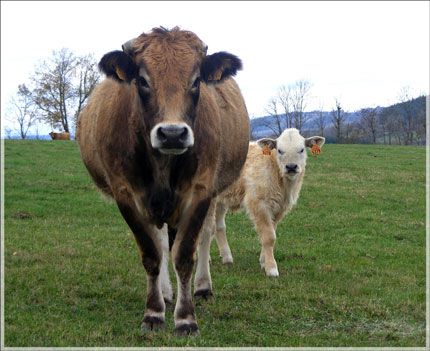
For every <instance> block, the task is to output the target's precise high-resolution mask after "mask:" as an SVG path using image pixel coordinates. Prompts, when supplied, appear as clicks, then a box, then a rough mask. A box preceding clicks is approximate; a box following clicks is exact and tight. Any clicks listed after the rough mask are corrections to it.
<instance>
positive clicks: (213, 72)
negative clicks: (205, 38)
mask: <svg viewBox="0 0 430 351" xmlns="http://www.w3.org/2000/svg"><path fill="white" fill-rule="evenodd" d="M241 69H242V61H241V60H240V59H239V58H238V57H237V56H234V55H232V54H230V53H228V52H223V51H222V52H217V53H215V54H212V55H208V56H206V57H205V58H204V59H203V62H202V64H201V67H200V75H201V79H202V80H203V81H204V82H205V83H218V82H221V81H222V80H223V79H225V78H228V77H231V76H234V75H236V73H237V71H239V70H241Z"/></svg>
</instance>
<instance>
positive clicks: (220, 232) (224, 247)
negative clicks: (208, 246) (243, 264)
mask: <svg viewBox="0 0 430 351" xmlns="http://www.w3.org/2000/svg"><path fill="white" fill-rule="evenodd" d="M227 210H228V209H227V207H226V206H225V205H223V204H222V203H219V202H218V203H217V206H216V211H215V221H216V229H215V239H216V243H217V245H218V249H219V254H220V256H221V258H222V263H223V264H232V263H233V256H232V254H231V250H230V246H229V245H228V241H227V236H226V226H225V216H226V214H227Z"/></svg>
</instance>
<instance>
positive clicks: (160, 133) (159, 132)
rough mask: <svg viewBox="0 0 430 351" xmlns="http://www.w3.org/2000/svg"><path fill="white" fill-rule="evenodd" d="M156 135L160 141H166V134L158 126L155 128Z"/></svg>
mask: <svg viewBox="0 0 430 351" xmlns="http://www.w3.org/2000/svg"><path fill="white" fill-rule="evenodd" d="M157 137H158V139H159V140H160V141H162V142H165V141H167V135H166V134H165V133H164V131H163V128H162V127H160V128H158V129H157Z"/></svg>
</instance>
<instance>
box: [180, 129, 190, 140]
mask: <svg viewBox="0 0 430 351" xmlns="http://www.w3.org/2000/svg"><path fill="white" fill-rule="evenodd" d="M187 137H188V129H187V128H185V127H184V128H183V131H182V133H181V135H180V136H179V140H182V141H184V140H185V139H187Z"/></svg>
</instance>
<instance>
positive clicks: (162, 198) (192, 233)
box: [77, 27, 249, 335]
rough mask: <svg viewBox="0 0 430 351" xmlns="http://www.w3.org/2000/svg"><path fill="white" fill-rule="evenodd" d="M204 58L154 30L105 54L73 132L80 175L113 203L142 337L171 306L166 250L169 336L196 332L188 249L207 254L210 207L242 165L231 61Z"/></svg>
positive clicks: (184, 40)
mask: <svg viewBox="0 0 430 351" xmlns="http://www.w3.org/2000/svg"><path fill="white" fill-rule="evenodd" d="M206 51H207V46H206V45H205V44H204V43H203V42H202V41H201V40H200V39H199V38H198V37H197V36H196V35H195V34H194V33H192V32H189V31H183V30H180V29H179V28H177V27H175V28H174V29H172V30H170V31H169V30H167V29H164V28H154V29H153V30H152V32H150V33H147V34H145V33H143V34H141V35H140V36H139V37H137V38H135V39H133V40H131V41H129V42H127V43H126V44H124V45H123V51H113V52H110V53H107V54H106V55H105V56H104V57H103V58H102V59H101V61H100V63H99V67H100V69H101V70H102V71H103V72H104V73H105V74H106V75H107V77H108V78H107V79H105V80H104V81H103V82H102V83H101V84H100V85H99V86H98V87H96V88H95V90H94V91H93V93H92V96H91V98H90V100H89V103H88V105H87V106H86V108H85V109H84V110H83V112H82V113H81V115H80V119H79V123H78V133H77V134H78V138H77V139H78V142H79V145H80V149H81V155H82V158H83V161H84V163H85V166H86V167H87V169H88V171H89V173H90V175H91V177H92V178H93V180H94V182H95V183H96V185H97V186H98V187H99V188H100V189H101V190H102V191H103V192H104V193H105V194H107V195H109V196H111V197H112V198H113V199H114V200H115V201H116V203H117V206H118V208H119V210H120V212H121V214H122V216H123V217H124V219H125V221H126V222H127V223H128V225H129V227H130V229H131V230H132V231H133V233H134V236H135V239H136V242H137V245H138V247H139V250H140V253H141V257H142V263H143V266H144V267H145V270H146V272H147V300H146V311H145V314H144V318H143V323H142V330H143V331H145V330H152V329H155V328H159V327H162V326H163V325H164V321H165V301H172V299H173V294H172V288H171V284H170V281H169V278H168V269H167V263H168V255H169V252H168V250H169V245H168V241H170V242H171V243H172V245H173V246H172V248H171V251H172V260H173V265H174V269H175V272H176V277H177V282H178V284H177V285H178V287H177V288H178V290H177V300H176V307H175V312H174V320H175V331H176V332H177V333H178V334H181V335H186V334H194V333H197V332H198V327H197V322H196V318H195V312H194V303H193V302H192V294H191V275H192V270H193V266H194V262H195V258H194V256H195V252H196V246H197V243H198V242H200V248H201V249H202V248H203V249H202V250H201V252H208V250H207V247H208V246H209V245H210V234H211V233H210V230H212V229H210V230H206V227H210V226H206V225H204V222H205V220H206V221H207V223H211V221H212V220H213V217H214V212H215V208H214V207H215V206H214V203H213V198H214V197H215V196H217V194H219V193H220V192H221V191H222V190H224V189H225V188H226V187H228V186H229V185H230V184H231V183H233V181H234V180H235V179H237V178H238V176H239V174H240V171H241V169H242V166H243V164H244V162H245V159H246V154H247V150H248V141H249V118H248V115H247V111H246V107H245V103H244V100H243V98H242V95H241V93H240V90H239V88H238V86H237V84H236V82H235V81H234V80H233V79H232V78H231V76H234V75H235V74H236V72H237V70H239V69H241V66H242V65H241V61H240V60H239V59H238V58H237V57H236V56H234V55H232V54H229V53H226V52H218V53H215V54H212V55H206ZM203 228H205V229H204V230H203ZM169 239H170V240H169ZM211 289H212V284H211V280H210V273H209V257H208V255H207V254H205V255H203V254H202V255H199V257H198V261H197V271H196V276H195V280H194V295H195V296H199V295H200V296H202V295H203V296H207V295H209V294H211ZM163 298H164V299H163Z"/></svg>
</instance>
